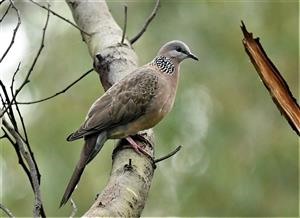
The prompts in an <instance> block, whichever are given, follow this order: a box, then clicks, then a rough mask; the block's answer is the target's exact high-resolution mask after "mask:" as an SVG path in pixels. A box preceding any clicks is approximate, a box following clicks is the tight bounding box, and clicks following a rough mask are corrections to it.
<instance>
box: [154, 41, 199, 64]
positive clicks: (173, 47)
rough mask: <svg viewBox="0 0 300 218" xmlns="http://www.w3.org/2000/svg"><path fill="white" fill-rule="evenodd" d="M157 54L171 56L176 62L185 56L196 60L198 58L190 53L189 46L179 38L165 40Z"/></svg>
mask: <svg viewBox="0 0 300 218" xmlns="http://www.w3.org/2000/svg"><path fill="white" fill-rule="evenodd" d="M158 55H159V56H165V57H167V58H171V59H173V60H175V61H176V62H178V63H180V62H181V61H183V60H184V59H187V58H192V59H194V60H197V61H198V60H199V59H198V58H197V57H196V56H195V55H193V54H192V53H191V51H190V49H189V47H188V46H187V45H186V44H185V43H184V42H182V41H179V40H174V41H170V42H167V43H166V44H165V45H163V46H162V47H161V49H160V50H159V52H158Z"/></svg>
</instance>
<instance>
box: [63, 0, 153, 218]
mask: <svg viewBox="0 0 300 218" xmlns="http://www.w3.org/2000/svg"><path fill="white" fill-rule="evenodd" d="M66 2H67V3H68V5H69V7H70V9H71V11H72V14H73V18H74V20H75V22H76V23H77V25H78V26H79V28H80V29H82V30H84V31H85V32H87V33H89V35H86V34H84V33H82V37H83V40H84V41H85V42H86V44H87V46H88V49H89V53H90V55H91V57H92V58H93V60H94V67H95V70H96V71H97V72H98V73H99V76H100V79H101V83H102V86H103V87H104V89H105V90H107V89H108V88H109V87H110V86H111V85H112V84H113V83H115V82H116V81H118V80H120V79H121V78H123V77H124V76H125V75H127V74H128V73H130V72H132V71H133V70H134V69H135V68H137V56H136V54H135V52H134V51H133V49H132V47H131V45H130V43H129V42H128V40H127V39H125V40H124V45H121V43H120V42H121V40H122V30H121V28H120V27H119V26H118V25H117V23H116V22H115V20H114V19H113V17H112V15H111V14H110V12H109V9H108V7H107V4H106V2H105V1H85V0H66ZM140 134H142V135H143V137H144V138H145V139H146V140H141V139H139V138H136V139H135V140H139V141H140V143H143V144H144V145H145V150H146V151H147V152H148V153H149V154H151V156H152V157H147V156H144V155H139V154H137V153H136V152H134V151H133V149H128V148H129V146H128V143H127V142H126V140H121V141H120V142H119V143H118V145H117V148H116V149H115V151H114V153H113V163H112V170H111V175H110V178H109V181H108V184H107V186H106V187H105V188H104V190H103V191H102V193H101V194H100V195H99V196H98V197H97V199H96V201H95V203H94V204H93V205H92V207H91V208H90V209H89V210H88V211H87V212H86V213H85V214H84V216H86V217H115V216H126V217H133V216H134V217H136V216H140V215H141V213H142V210H143V208H144V205H145V201H146V199H147V196H148V191H149V188H150V184H151V180H152V177H153V172H154V164H153V156H154V149H153V137H154V136H153V133H152V130H147V131H144V132H143V133H140ZM78 204H79V205H80V202H78Z"/></svg>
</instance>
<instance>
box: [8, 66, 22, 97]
mask: <svg viewBox="0 0 300 218" xmlns="http://www.w3.org/2000/svg"><path fill="white" fill-rule="evenodd" d="M20 66H21V62H19V64H18V67H17V69H16V70H15V72H14V75H13V77H12V79H11V85H10V89H11V94H12V96H13V90H14V83H15V78H16V75H17V73H18V72H19V70H20Z"/></svg>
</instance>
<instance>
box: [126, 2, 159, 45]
mask: <svg viewBox="0 0 300 218" xmlns="http://www.w3.org/2000/svg"><path fill="white" fill-rule="evenodd" d="M159 6H160V0H156V4H155V6H154V8H153V11H152V13H151V14H150V16H149V17H148V18H147V20H146V22H145V23H144V26H143V27H142V29H141V30H140V32H138V33H137V34H136V36H135V37H133V38H132V39H130V43H131V44H134V43H135V42H136V41H137V40H138V39H139V38H140V37H141V36H142V35H143V34H144V32H146V30H147V27H148V25H149V24H150V23H151V21H152V20H153V19H154V17H155V15H156V13H157V11H158V9H159Z"/></svg>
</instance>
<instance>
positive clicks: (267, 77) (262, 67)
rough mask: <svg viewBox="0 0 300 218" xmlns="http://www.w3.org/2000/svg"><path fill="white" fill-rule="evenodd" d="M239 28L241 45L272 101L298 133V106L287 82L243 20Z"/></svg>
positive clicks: (299, 114) (299, 117) (299, 125)
mask: <svg viewBox="0 0 300 218" xmlns="http://www.w3.org/2000/svg"><path fill="white" fill-rule="evenodd" d="M241 29H242V32H243V34H244V39H243V45H244V47H245V51H246V53H247V54H248V56H249V57H250V60H251V62H252V64H253V65H254V67H255V69H256V71H257V73H258V75H259V76H260V78H261V79H262V81H263V83H264V85H265V87H266V88H267V90H268V91H269V93H270V95H271V97H272V100H273V102H274V103H275V104H276V106H277V108H278V109H279V111H280V113H281V114H283V116H284V117H285V118H286V120H287V121H288V122H289V124H290V126H291V127H292V129H293V130H294V131H295V132H296V133H297V134H298V135H300V108H299V105H298V104H297V101H296V99H295V98H294V97H293V94H292V93H291V91H290V89H289V86H288V84H287V82H286V81H285V80H284V78H283V77H282V75H281V74H280V72H279V70H278V69H277V68H276V66H275V65H274V64H273V63H272V61H271V60H270V59H269V57H268V56H267V54H266V52H265V51H264V49H263V47H262V45H261V44H260V42H259V38H255V39H254V38H253V36H252V33H249V32H248V31H247V29H246V26H245V24H244V23H243V22H242V26H241Z"/></svg>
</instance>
